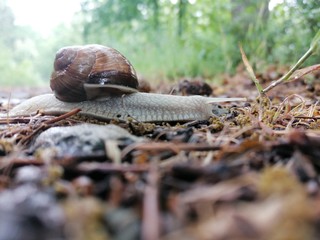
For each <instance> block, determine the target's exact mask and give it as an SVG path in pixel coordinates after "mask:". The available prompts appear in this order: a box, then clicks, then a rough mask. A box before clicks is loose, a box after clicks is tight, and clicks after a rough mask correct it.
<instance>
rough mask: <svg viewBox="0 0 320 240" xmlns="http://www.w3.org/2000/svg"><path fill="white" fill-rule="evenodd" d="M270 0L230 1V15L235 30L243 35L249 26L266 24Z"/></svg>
mask: <svg viewBox="0 0 320 240" xmlns="http://www.w3.org/2000/svg"><path fill="white" fill-rule="evenodd" d="M269 2H270V0H243V1H238V0H231V15H232V20H233V23H232V24H234V26H235V28H236V29H235V30H237V32H238V33H239V34H240V35H245V34H246V32H247V30H248V28H249V26H250V25H251V24H258V25H259V24H266V23H267V20H268V18H269V8H268V6H269Z"/></svg>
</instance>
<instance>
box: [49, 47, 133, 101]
mask: <svg viewBox="0 0 320 240" xmlns="http://www.w3.org/2000/svg"><path fill="white" fill-rule="evenodd" d="M109 84H110V85H119V86H123V87H125V88H126V87H128V89H130V88H132V89H137V88H138V80H137V76H136V72H135V70H134V68H133V67H132V65H131V63H130V62H129V61H128V60H127V59H126V58H125V57H124V56H123V55H122V54H121V53H119V52H118V51H117V50H115V49H113V48H109V47H105V46H101V45H96V44H94V45H84V46H70V47H64V48H61V49H60V50H59V51H58V52H57V53H56V57H55V61H54V70H53V72H52V75H51V79H50V87H51V89H52V90H53V92H54V94H55V96H56V97H57V98H58V99H59V100H61V101H66V102H79V101H85V100H91V99H94V98H96V97H101V96H110V95H113V94H117V93H118V92H117V90H116V89H108V87H106V88H104V87H103V86H108V85H109ZM85 85H87V86H88V85H94V86H95V85H97V86H102V87H101V88H98V90H97V91H95V92H94V94H92V93H91V94H88V92H87V91H86V89H85ZM120 92H121V91H120Z"/></svg>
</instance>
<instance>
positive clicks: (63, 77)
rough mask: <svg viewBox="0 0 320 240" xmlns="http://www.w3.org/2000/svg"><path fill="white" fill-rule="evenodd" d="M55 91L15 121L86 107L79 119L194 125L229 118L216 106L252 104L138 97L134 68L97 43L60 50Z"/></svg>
mask: <svg viewBox="0 0 320 240" xmlns="http://www.w3.org/2000/svg"><path fill="white" fill-rule="evenodd" d="M50 87H51V89H52V91H53V94H44V95H39V96H36V97H33V98H30V99H28V100H26V101H24V102H23V103H21V104H20V105H18V106H16V107H14V108H13V109H12V110H11V111H10V112H9V116H12V117H13V116H28V115H31V114H35V113H36V112H38V111H39V110H41V111H42V112H43V113H45V114H50V115H59V114H63V113H67V112H69V111H71V110H73V109H75V108H80V109H81V111H80V113H79V114H82V115H86V116H90V117H94V118H99V119H108V120H111V119H118V120H121V121H127V120H128V118H129V117H130V118H133V119H135V120H137V121H141V122H164V121H192V120H205V119H208V118H209V117H210V116H213V115H220V114H223V113H225V109H220V110H219V108H217V105H216V103H219V102H227V101H245V100H246V99H244V98H212V97H203V96H174V95H166V94H155V93H141V92H138V90H137V88H138V78H137V75H136V72H135V70H134V68H133V66H132V65H131V63H130V62H129V61H128V60H127V59H126V58H125V57H124V56H123V55H122V54H121V53H119V52H118V51H117V50H115V49H113V48H109V47H105V46H101V45H95V44H93V45H84V46H70V47H64V48H62V49H60V50H59V51H58V52H57V54H56V57H55V61H54V69H53V72H52V74H51V79H50ZM213 111H214V112H215V114H213ZM0 116H1V117H6V116H7V114H3V115H0Z"/></svg>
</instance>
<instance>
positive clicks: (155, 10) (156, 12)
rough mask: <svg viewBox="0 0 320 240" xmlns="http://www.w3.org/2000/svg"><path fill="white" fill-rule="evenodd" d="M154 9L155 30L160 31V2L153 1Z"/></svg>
mask: <svg viewBox="0 0 320 240" xmlns="http://www.w3.org/2000/svg"><path fill="white" fill-rule="evenodd" d="M152 8H153V26H154V29H156V30H157V29H159V0H152Z"/></svg>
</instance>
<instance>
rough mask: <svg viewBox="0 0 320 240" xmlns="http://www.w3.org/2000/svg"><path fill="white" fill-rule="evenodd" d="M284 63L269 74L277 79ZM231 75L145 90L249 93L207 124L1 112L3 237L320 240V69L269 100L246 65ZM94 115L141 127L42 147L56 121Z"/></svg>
mask: <svg viewBox="0 0 320 240" xmlns="http://www.w3.org/2000/svg"><path fill="white" fill-rule="evenodd" d="M284 71H285V69H283V68H278V67H275V66H271V67H269V68H268V69H266V70H265V71H264V72H263V73H260V74H257V75H258V79H259V80H260V82H261V83H262V85H264V86H267V85H269V84H270V82H271V81H273V80H275V79H277V78H279V77H280V76H281V75H282V74H284ZM221 78H222V79H223V80H222V84H221V85H219V86H216V85H213V84H205V83H204V82H203V81H201V80H198V79H193V80H185V81H179V82H178V83H177V84H175V85H172V84H167V83H166V84H164V83H163V84H159V85H158V86H151V89H149V90H148V89H145V90H147V91H151V92H162V93H173V94H177V95H189V94H202V95H208V94H209V95H211V96H213V97H216V96H217V97H220V96H224V97H246V98H247V101H246V102H234V103H232V104H222V105H223V106H225V107H227V108H230V112H229V113H228V114H226V115H224V116H221V117H212V118H211V119H208V120H206V121H193V122H187V123H158V124H154V123H138V122H135V121H131V122H126V123H120V122H115V121H112V122H108V123H106V122H101V121H97V120H93V119H84V118H79V117H77V116H75V115H73V113H70V114H69V115H63V116H58V117H57V116H43V115H40V114H39V115H36V116H32V117H23V118H22V117H21V118H8V119H0V121H1V124H0V166H1V174H0V214H1V217H0V229H2V230H1V231H0V239H77V240H79V239H80V240H81V239H93V240H94V239H166V240H167V239H168V240H169V239H194V240H196V239H203V240H205V239H214V240H216V239H217V240H227V239H237V240H239V239H267V240H270V239H275V240H276V239H279V240H280V239H297V240H301V239H319V238H320V231H319V229H320V228H319V226H320V188H319V175H318V174H319V173H320V107H319V93H320V81H319V80H320V72H314V73H312V74H310V75H308V76H305V77H304V78H301V79H296V80H295V81H291V82H288V83H284V84H282V85H279V86H277V87H275V88H274V89H272V90H271V91H270V92H268V93H267V96H268V97H269V99H270V102H264V103H261V102H259V101H258V98H257V97H258V92H257V90H256V88H255V85H254V84H253V82H252V81H251V80H250V79H249V78H248V76H247V73H246V72H245V70H244V69H243V68H241V67H239V69H238V71H237V73H236V74H235V75H234V76H228V75H224V76H222V77H221ZM144 88H147V87H146V86H145V87H144ZM155 89H157V91H156V90H155ZM211 90H212V92H211ZM47 91H48V89H39V90H32V91H29V90H26V89H18V90H16V91H15V93H13V94H12V95H11V97H10V99H11V100H10V101H9V103H8V92H9V90H7V91H6V90H2V91H1V92H0V94H1V96H0V97H2V98H1V102H0V103H1V107H0V110H1V112H5V109H6V107H7V106H8V105H9V106H10V107H12V106H14V105H16V104H18V103H19V102H21V101H22V100H23V99H25V98H28V97H30V96H33V95H38V94H40V93H42V92H47ZM83 122H90V123H95V124H100V125H106V124H110V123H112V124H116V125H118V126H120V127H121V128H124V129H126V130H127V131H128V132H130V134H129V137H128V138H126V139H117V140H116V141H105V142H104V143H103V144H102V146H100V148H99V149H94V150H92V151H91V152H90V151H89V152H85V153H83V152H81V153H80V151H81V150H82V149H81V147H80V148H79V149H80V150H79V149H76V151H71V150H70V145H68V142H66V143H65V144H62V145H64V146H61V149H55V148H54V147H55V146H48V145H45V144H44V145H41V148H38V147H36V146H35V142H36V140H35V139H36V138H37V137H38V136H39V134H41V133H42V132H44V131H45V130H46V129H49V128H52V127H57V126H72V125H78V124H80V123H83ZM132 135H133V136H134V137H131V136H132ZM135 136H136V137H137V138H135ZM66 141H70V139H67V140H66ZM71 148H72V147H71ZM13 234H15V238H14V237H12V236H13Z"/></svg>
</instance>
